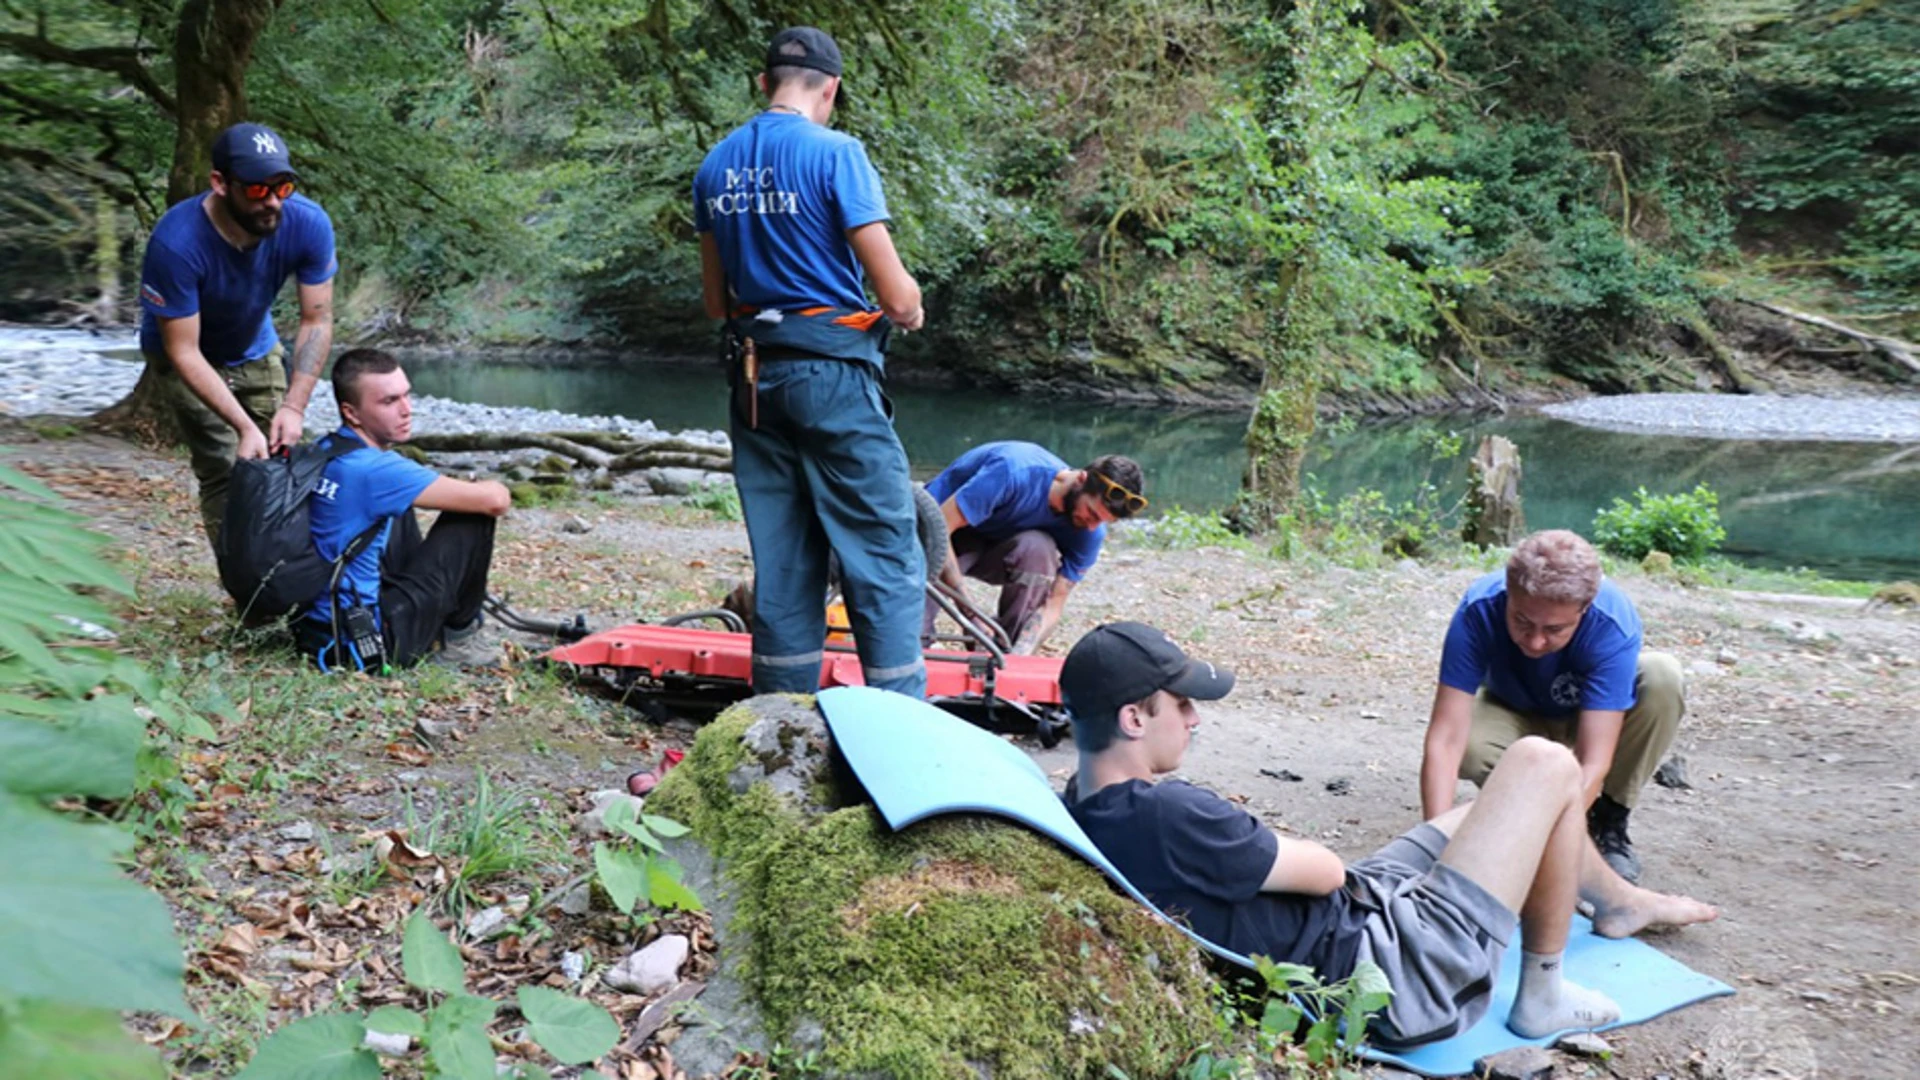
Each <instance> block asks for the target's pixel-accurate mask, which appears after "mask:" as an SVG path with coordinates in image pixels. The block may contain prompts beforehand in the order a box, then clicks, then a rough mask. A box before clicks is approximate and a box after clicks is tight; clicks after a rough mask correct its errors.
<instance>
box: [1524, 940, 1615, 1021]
mask: <svg viewBox="0 0 1920 1080" xmlns="http://www.w3.org/2000/svg"><path fill="white" fill-rule="evenodd" d="M1565 958H1566V953H1564V952H1556V953H1536V952H1522V953H1521V954H1520V989H1519V991H1518V992H1517V993H1515V994H1514V998H1513V1012H1512V1014H1511V1015H1509V1016H1508V1017H1507V1026H1508V1027H1510V1028H1512V1029H1513V1030H1514V1032H1515V1033H1516V1034H1519V1035H1524V1036H1526V1037H1527V1038H1529V1039H1540V1038H1545V1037H1546V1036H1548V1035H1551V1034H1553V1033H1554V1032H1556V1031H1575V1030H1578V1031H1587V1030H1591V1029H1593V1028H1597V1027H1599V1026H1601V1025H1602V1024H1611V1023H1613V1022H1614V1021H1615V1020H1618V1019H1620V1006H1618V1005H1615V1004H1614V1003H1613V999H1612V998H1609V997H1607V995H1605V994H1602V993H1600V992H1599V991H1596V990H1589V989H1587V988H1586V987H1584V986H1581V985H1580V984H1578V983H1571V982H1568V981H1567V980H1566V979H1565V978H1563V977H1562V975H1561V971H1560V967H1561V964H1562V963H1563V962H1564V960H1565Z"/></svg>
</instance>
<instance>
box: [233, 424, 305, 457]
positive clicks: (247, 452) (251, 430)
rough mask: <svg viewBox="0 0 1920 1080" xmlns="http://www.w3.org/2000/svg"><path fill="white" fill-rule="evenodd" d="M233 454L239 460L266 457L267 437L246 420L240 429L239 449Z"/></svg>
mask: <svg viewBox="0 0 1920 1080" xmlns="http://www.w3.org/2000/svg"><path fill="white" fill-rule="evenodd" d="M296 437H297V436H296ZM233 456H234V457H236V458H240V459H241V460H246V459H248V458H263V457H266V456H267V437H266V436H265V435H262V434H260V429H259V428H257V427H255V426H253V424H252V422H248V424H247V426H246V427H244V428H241V429H240V449H239V451H238V452H237V453H235V454H234V455H233Z"/></svg>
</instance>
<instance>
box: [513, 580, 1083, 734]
mask: <svg viewBox="0 0 1920 1080" xmlns="http://www.w3.org/2000/svg"><path fill="white" fill-rule="evenodd" d="M488 610H489V611H491V612H492V613H493V614H494V616H495V618H496V619H498V620H499V621H500V622H501V623H502V624H504V625H506V626H509V627H512V628H514V629H518V630H525V631H528V632H534V633H543V634H547V635H550V636H554V637H557V638H559V639H561V640H562V641H564V642H566V643H565V644H562V645H560V646H558V647H557V648H555V649H553V650H551V651H550V652H548V653H547V654H546V656H545V659H546V661H547V662H548V663H550V664H554V665H558V666H561V667H563V668H565V669H566V670H568V671H569V672H570V673H572V674H573V675H574V676H575V677H577V678H585V679H592V680H596V681H598V682H600V683H602V684H603V685H605V686H606V687H607V688H609V689H611V690H613V691H615V692H616V693H618V694H619V695H621V696H622V697H623V698H624V697H626V696H627V695H632V694H638V695H641V696H642V697H643V698H644V699H645V700H646V701H648V702H651V703H653V704H654V705H656V706H657V707H658V708H659V709H660V710H661V711H662V712H664V713H668V714H683V715H684V714H689V713H704V714H714V713H718V712H719V711H720V710H721V709H724V708H725V707H726V706H728V705H730V704H732V703H733V702H735V701H739V700H741V699H743V698H746V697H749V696H751V695H752V693H753V636H752V635H751V634H748V633H746V632H745V627H744V626H742V625H741V624H740V620H739V619H738V617H737V616H735V615H734V614H733V613H731V612H727V611H701V612H693V613H690V614H687V615H682V616H678V617H676V618H673V619H668V620H666V621H664V622H661V623H636V624H633V625H628V626H617V627H614V628H613V629H611V630H603V631H600V632H598V633H589V632H587V629H586V627H585V625H584V622H583V621H582V620H580V619H578V618H576V619H575V620H574V621H573V622H572V623H564V624H554V623H543V622H538V621H536V620H532V619H528V618H526V617H524V616H521V615H519V614H518V613H517V612H514V611H513V610H512V609H511V608H509V607H508V606H507V605H506V604H505V603H504V602H503V601H499V600H490V601H489V604H488ZM699 620H715V621H719V622H721V623H723V624H724V625H726V626H727V627H728V628H727V629H723V630H712V629H706V628H702V627H697V626H689V625H685V624H686V623H688V622H693V621H699ZM982 644H983V650H982V651H978V652H975V651H968V650H963V649H950V648H930V649H928V650H926V653H925V655H926V661H927V699H928V700H929V701H931V702H932V703H933V704H935V705H938V706H940V707H941V708H943V709H946V710H948V711H949V712H953V713H955V714H956V715H959V716H961V717H963V718H964V719H966V720H968V721H971V722H973V723H975V724H978V725H980V726H982V727H985V728H988V729H989V730H993V731H999V732H1004V733H1009V734H1023V735H1033V736H1036V737H1038V738H1039V740H1040V742H1041V743H1042V744H1043V745H1045V746H1049V747H1051V746H1054V745H1055V744H1057V743H1058V742H1059V741H1060V739H1061V737H1062V736H1063V735H1064V734H1065V733H1066V731H1067V718H1066V710H1065V709H1064V707H1063V706H1062V704H1061V700H1060V665H1061V662H1062V661H1061V660H1060V658H1058V657H1047V656H1020V655H1016V654H1011V653H1008V652H1007V651H1005V650H1004V649H1003V648H1001V647H1000V646H999V645H998V644H997V643H995V642H993V641H992V640H990V639H988V640H984V641H983V642H982ZM826 649H827V651H826V655H825V657H824V658H823V659H822V660H821V663H820V686H821V688H822V689H825V688H828V687H834V686H860V685H863V681H864V680H863V679H862V677H861V670H860V658H859V657H858V656H857V655H855V653H854V650H853V647H852V646H851V645H845V644H838V643H835V642H832V641H829V642H828V644H827V647H826ZM649 711H652V710H649Z"/></svg>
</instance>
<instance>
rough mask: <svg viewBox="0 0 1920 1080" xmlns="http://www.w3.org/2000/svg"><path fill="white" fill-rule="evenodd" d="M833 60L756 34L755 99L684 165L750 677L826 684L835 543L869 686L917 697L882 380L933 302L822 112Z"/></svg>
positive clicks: (921, 686) (918, 597)
mask: <svg viewBox="0 0 1920 1080" xmlns="http://www.w3.org/2000/svg"><path fill="white" fill-rule="evenodd" d="M840 72H841V61H840V48H839V46H838V45H836V44H835V43H834V40H833V38H831V37H829V36H827V34H826V33H824V32H823V31H820V30H816V29H814V28H812V27H807V26H799V27H792V28H790V29H787V30H782V31H781V32H780V33H778V34H776V35H775V36H774V38H773V41H772V43H771V44H769V45H768V46H767V62H766V70H765V72H764V73H762V74H761V75H760V77H759V85H760V89H761V90H762V91H763V92H764V93H766V95H767V98H768V101H769V104H768V106H767V109H766V111H765V112H762V113H761V114H760V115H758V116H756V117H754V118H753V119H752V120H749V121H747V123H746V124H745V125H743V126H742V127H740V128H739V129H738V130H736V131H735V132H734V133H733V134H731V135H729V136H727V138H726V139H724V140H723V141H721V143H720V144H719V145H718V146H716V147H714V148H713V150H712V151H711V152H710V153H709V154H708V155H707V158H706V161H705V162H703V163H702V164H701V166H700V171H699V173H698V174H697V175H696V176H695V177H694V181H693V203H694V208H693V220H694V227H695V228H696V229H697V230H698V231H699V233H700V262H701V286H702V292H703V293H704V296H705V299H706V308H707V314H708V315H710V316H712V317H713V318H716V319H725V320H727V323H726V328H727V341H728V351H729V361H730V378H731V380H732V382H733V386H734V397H733V408H732V417H731V425H730V426H731V432H732V436H733V455H734V457H733V460H734V473H733V475H734V483H735V484H736V485H737V486H738V487H739V489H740V505H741V508H742V510H743V511H744V513H745V516H746V522H747V539H748V542H749V544H750V545H751V547H752V549H753V567H754V601H755V603H754V613H753V686H754V689H755V690H756V691H759V692H761V693H768V692H772V691H788V692H799V693H811V692H813V691H815V690H817V689H819V686H820V664H821V660H822V657H823V655H824V652H823V650H824V647H825V641H826V618H825V606H826V595H827V556H828V553H829V552H830V551H831V552H833V553H836V554H838V555H839V557H840V566H841V580H842V584H843V588H844V590H845V593H846V598H847V612H848V617H849V620H850V621H851V623H852V625H853V636H854V642H855V644H856V645H857V646H858V648H859V652H860V663H861V667H862V668H863V670H864V672H865V677H866V682H867V685H869V686H877V687H880V688H882V689H887V690H896V691H900V692H902V693H906V694H911V695H914V696H916V697H921V696H924V695H925V693H926V683H927V672H926V665H925V662H924V661H923V660H922V658H921V655H920V640H919V630H920V606H921V602H922V597H923V596H924V590H925V587H926V568H925V565H924V563H925V557H924V555H922V553H921V548H920V542H919V539H918V537H917V535H916V530H915V522H916V514H915V510H914V503H913V490H912V486H911V480H910V478H909V476H908V473H907V455H906V451H905V450H904V449H902V447H901V445H900V438H899V436H898V435H897V434H895V432H894V430H893V420H892V412H893V409H892V404H891V403H890V402H889V401H888V400H887V399H886V396H885V395H884V394H882V393H881V391H880V377H881V373H882V367H883V364H884V363H885V359H886V346H887V336H888V333H889V331H890V330H891V328H892V327H894V326H898V327H899V328H900V329H902V330H918V329H919V328H920V326H921V324H922V323H924V322H925V321H926V312H925V311H924V310H923V309H922V308H921V306H920V286H919V285H918V284H916V283H915V282H914V280H913V277H912V276H911V275H910V274H908V273H907V270H906V267H904V266H903V265H902V264H901V262H900V256H899V254H898V253H897V252H895V250H894V247H893V238H892V236H891V234H889V232H888V231H887V222H888V220H889V215H888V213H887V204H886V198H885V196H884V195H882V194H881V191H880V177H879V175H878V174H877V173H875V172H874V169H873V165H872V164H871V163H870V162H869V161H868V160H867V154H866V150H865V149H864V148H863V147H862V146H861V145H860V141H859V140H858V139H854V138H852V137H850V136H847V135H843V134H841V133H839V132H836V131H832V130H830V129H829V128H828V127H827V126H826V124H827V121H828V119H829V118H830V117H831V116H832V115H833V108H834V105H835V103H836V102H837V101H838V100H839V94H840ZM863 270H864V272H865V276H866V277H871V278H872V279H873V287H874V292H875V294H876V295H877V296H878V297H879V301H880V304H879V310H874V309H873V307H872V305H870V304H869V303H868V301H867V296H866V290H865V288H864V285H863V274H862V271H863Z"/></svg>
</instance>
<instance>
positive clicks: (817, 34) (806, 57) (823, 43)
mask: <svg viewBox="0 0 1920 1080" xmlns="http://www.w3.org/2000/svg"><path fill="white" fill-rule="evenodd" d="M777 67H801V68H812V69H813V70H815V71H823V72H825V73H827V74H828V75H834V76H838V75H839V74H840V71H841V64H840V46H839V45H837V44H835V43H834V40H833V35H831V34H829V33H827V32H826V31H825V30H818V29H815V28H814V27H811V26H789V27H787V28H786V29H785V30H782V31H780V32H779V33H777V34H775V35H773V40H772V41H770V42H768V43H767V68H768V70H771V69H773V68H777Z"/></svg>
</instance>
